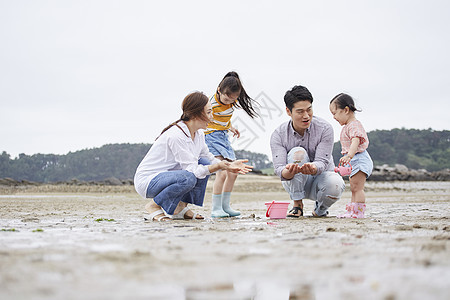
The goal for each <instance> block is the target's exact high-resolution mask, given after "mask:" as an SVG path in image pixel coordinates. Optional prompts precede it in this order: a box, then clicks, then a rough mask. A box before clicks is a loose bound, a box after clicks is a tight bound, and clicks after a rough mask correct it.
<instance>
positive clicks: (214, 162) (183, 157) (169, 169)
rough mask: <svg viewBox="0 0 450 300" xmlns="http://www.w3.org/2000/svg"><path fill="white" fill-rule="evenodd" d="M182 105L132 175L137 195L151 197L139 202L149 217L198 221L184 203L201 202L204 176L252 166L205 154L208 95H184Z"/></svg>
mask: <svg viewBox="0 0 450 300" xmlns="http://www.w3.org/2000/svg"><path fill="white" fill-rule="evenodd" d="M182 109H183V114H182V115H181V117H180V119H179V120H178V121H176V122H174V123H172V124H170V125H169V126H167V127H166V128H165V129H164V130H163V131H162V133H161V135H160V136H159V137H158V138H157V139H156V141H155V143H154V144H153V146H152V147H151V148H150V150H149V151H148V153H147V155H146V156H145V157H144V159H143V160H142V162H141V163H140V164H139V166H138V168H137V170H136V174H135V176H134V186H135V189H136V191H137V192H138V194H140V195H141V196H142V197H144V198H152V200H151V201H150V202H149V203H147V205H146V206H145V209H146V211H147V213H148V214H149V215H148V217H147V218H148V219H150V220H157V221H167V220H170V219H204V218H203V216H200V215H198V214H194V213H193V212H192V211H191V210H190V209H189V208H188V207H187V205H188V203H191V204H195V205H198V206H202V205H203V200H204V197H205V191H206V184H207V181H208V178H209V175H210V174H211V173H214V172H216V171H219V170H226V171H229V172H233V173H237V174H245V173H247V172H249V171H250V170H251V168H252V167H251V166H248V165H246V164H245V162H247V160H236V161H233V162H228V161H224V160H222V161H221V160H219V159H217V158H215V157H214V155H213V154H212V153H210V152H209V149H208V146H207V145H206V143H205V136H204V133H203V130H204V129H206V127H207V126H208V123H209V122H210V121H211V118H212V109H211V104H210V103H209V100H208V97H206V96H205V95H204V94H203V93H200V92H194V93H192V94H189V95H188V96H186V98H184V100H183V103H182Z"/></svg>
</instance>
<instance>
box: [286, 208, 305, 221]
mask: <svg viewBox="0 0 450 300" xmlns="http://www.w3.org/2000/svg"><path fill="white" fill-rule="evenodd" d="M298 211H300V214H299V212H298ZM297 214H298V215H297ZM301 216H303V208H301V207H299V206H294V207H293V208H292V209H291V210H290V211H289V214H288V215H287V217H289V218H299V217H301Z"/></svg>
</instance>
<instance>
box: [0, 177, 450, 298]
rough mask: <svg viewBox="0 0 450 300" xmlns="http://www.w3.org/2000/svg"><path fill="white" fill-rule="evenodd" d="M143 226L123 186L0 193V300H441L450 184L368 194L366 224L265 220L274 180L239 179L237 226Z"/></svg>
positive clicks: (279, 193) (447, 283) (375, 185)
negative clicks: (266, 206)
mask: <svg viewBox="0 0 450 300" xmlns="http://www.w3.org/2000/svg"><path fill="white" fill-rule="evenodd" d="M212 183H213V181H212V180H210V181H209V183H208V190H207V196H206V199H205V205H204V207H202V208H198V207H194V208H192V209H193V210H194V211H195V212H198V213H201V214H203V215H204V216H206V217H207V218H206V219H205V220H203V221H171V222H164V223H161V222H159V223H158V222H145V221H144V213H143V207H144V205H145V203H146V201H145V200H144V199H142V198H140V196H139V195H137V193H136V192H135V191H134V188H133V187H132V186H119V187H110V186H103V187H91V186H79V187H76V186H53V185H45V186H27V187H5V188H0V205H1V210H0V299H128V298H129V299H389V300H394V299H448V297H449V294H450V222H449V220H450V207H449V206H450V182H370V181H369V182H368V183H367V185H366V196H367V211H366V218H365V219H338V218H336V217H335V216H336V215H338V214H340V213H342V212H343V211H344V207H345V204H346V203H347V202H348V201H349V199H350V191H349V186H348V184H347V189H346V192H345V193H344V195H343V197H342V199H341V200H340V201H339V202H337V203H336V204H335V205H334V206H333V207H332V208H331V209H330V215H329V217H326V218H313V217H310V216H311V212H312V209H313V207H314V203H313V201H310V200H305V201H304V204H305V215H306V216H305V217H301V218H299V219H281V220H270V219H268V218H266V217H265V205H264V203H265V202H266V201H272V200H278V201H283V200H288V195H287V193H285V192H284V191H283V189H282V187H281V184H280V182H279V180H278V179H277V178H276V177H272V176H256V175H245V176H241V177H239V178H238V180H237V183H236V186H235V192H234V193H233V196H232V204H233V207H234V208H235V209H238V210H240V211H241V213H242V216H241V217H236V218H227V219H219V220H215V219H214V220H213V219H211V218H209V213H210V211H211V185H212Z"/></svg>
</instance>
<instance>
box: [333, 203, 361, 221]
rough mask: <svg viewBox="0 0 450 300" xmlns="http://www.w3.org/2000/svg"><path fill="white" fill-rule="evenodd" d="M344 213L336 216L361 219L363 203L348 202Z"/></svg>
mask: <svg viewBox="0 0 450 300" xmlns="http://www.w3.org/2000/svg"><path fill="white" fill-rule="evenodd" d="M345 210H346V213H345V214H343V215H340V216H338V218H354V219H362V218H364V213H365V211H366V204H365V203H356V202H350V203H349V204H347V205H346V206H345Z"/></svg>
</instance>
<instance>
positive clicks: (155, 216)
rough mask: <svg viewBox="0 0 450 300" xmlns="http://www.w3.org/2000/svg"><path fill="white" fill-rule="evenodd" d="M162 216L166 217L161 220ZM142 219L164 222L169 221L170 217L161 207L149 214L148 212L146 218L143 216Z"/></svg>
mask: <svg viewBox="0 0 450 300" xmlns="http://www.w3.org/2000/svg"><path fill="white" fill-rule="evenodd" d="M161 214H162V215H161ZM158 215H161V216H159V217H157V216H158ZM164 218H166V220H163V219H164ZM144 220H146V221H158V222H166V221H169V220H170V218H169V217H168V216H166V214H165V213H164V211H163V210H162V209H159V210H157V211H154V212H152V213H151V214H149V216H148V218H146V217H144Z"/></svg>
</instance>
